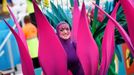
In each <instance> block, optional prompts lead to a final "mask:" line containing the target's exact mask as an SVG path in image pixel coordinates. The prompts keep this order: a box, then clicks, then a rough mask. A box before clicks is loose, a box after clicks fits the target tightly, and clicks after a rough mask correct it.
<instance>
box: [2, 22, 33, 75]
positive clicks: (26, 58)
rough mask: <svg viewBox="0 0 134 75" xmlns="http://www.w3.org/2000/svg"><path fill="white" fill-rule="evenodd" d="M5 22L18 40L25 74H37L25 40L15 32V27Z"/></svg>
mask: <svg viewBox="0 0 134 75" xmlns="http://www.w3.org/2000/svg"><path fill="white" fill-rule="evenodd" d="M4 21H5V20H4ZM5 23H6V24H7V26H8V27H9V28H10V30H11V32H12V33H13V35H14V36H15V38H16V40H17V43H18V47H19V53H20V59H21V65H22V72H23V75H35V73H34V67H33V63H32V59H31V57H30V54H29V53H28V50H27V48H26V46H25V44H24V42H23V41H22V39H21V37H20V36H19V35H18V34H17V33H16V32H15V30H13V28H12V27H11V26H10V25H9V24H8V23H7V22H6V21H5Z"/></svg>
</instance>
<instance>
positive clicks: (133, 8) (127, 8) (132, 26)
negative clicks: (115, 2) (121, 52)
mask: <svg viewBox="0 0 134 75" xmlns="http://www.w3.org/2000/svg"><path fill="white" fill-rule="evenodd" d="M120 2H121V5H122V7H123V10H124V13H125V16H126V20H127V23H128V32H129V35H130V38H131V41H132V44H133V46H134V0H120Z"/></svg>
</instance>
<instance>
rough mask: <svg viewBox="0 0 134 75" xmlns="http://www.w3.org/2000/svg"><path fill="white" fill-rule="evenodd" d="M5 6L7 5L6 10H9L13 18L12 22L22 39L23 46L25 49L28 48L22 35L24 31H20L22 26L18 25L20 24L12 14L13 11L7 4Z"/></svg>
mask: <svg viewBox="0 0 134 75" xmlns="http://www.w3.org/2000/svg"><path fill="white" fill-rule="evenodd" d="M7 7H8V10H9V12H10V14H11V16H12V18H13V20H14V23H15V24H16V26H17V29H18V35H19V36H20V38H21V39H22V41H23V43H24V45H25V47H26V50H28V45H27V43H26V38H25V36H24V33H23V31H22V28H21V27H20V25H19V23H18V21H17V19H16V18H15V16H14V14H13V12H12V11H11V9H10V8H9V6H7Z"/></svg>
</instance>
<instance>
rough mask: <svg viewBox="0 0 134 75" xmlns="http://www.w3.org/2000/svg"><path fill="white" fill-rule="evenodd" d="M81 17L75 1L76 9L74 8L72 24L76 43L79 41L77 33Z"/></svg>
mask: <svg viewBox="0 0 134 75" xmlns="http://www.w3.org/2000/svg"><path fill="white" fill-rule="evenodd" d="M79 17H80V10H79V7H78V2H77V0H74V8H73V22H72V32H71V33H72V35H71V36H72V40H73V41H75V42H76V40H77V31H78V23H79Z"/></svg>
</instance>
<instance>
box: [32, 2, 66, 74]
mask: <svg viewBox="0 0 134 75" xmlns="http://www.w3.org/2000/svg"><path fill="white" fill-rule="evenodd" d="M33 6H34V10H35V17H36V21H37V25H38V36H39V53H38V56H39V62H40V65H41V67H42V69H43V72H44V74H46V75H67V74H68V71H67V56H66V54H65V50H64V48H63V47H62V44H61V43H60V41H59V40H58V37H57V35H56V33H55V32H54V30H53V28H52V26H51V25H50V23H49V22H48V21H47V18H46V17H45V16H44V15H43V14H42V12H41V11H40V9H39V7H38V6H37V4H36V3H35V1H33Z"/></svg>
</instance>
